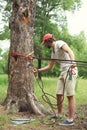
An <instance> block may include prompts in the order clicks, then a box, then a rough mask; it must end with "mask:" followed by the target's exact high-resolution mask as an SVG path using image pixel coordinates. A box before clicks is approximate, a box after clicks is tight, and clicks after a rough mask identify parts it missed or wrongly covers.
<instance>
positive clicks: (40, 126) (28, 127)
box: [0, 75, 87, 130]
mask: <svg viewBox="0 0 87 130" xmlns="http://www.w3.org/2000/svg"><path fill="white" fill-rule="evenodd" d="M42 81H43V87H42V83H41V82H39V85H38V82H37V80H36V79H35V85H34V90H35V95H36V96H37V98H38V100H39V101H40V102H41V103H42V104H44V105H45V106H46V107H47V108H50V107H49V105H48V104H47V103H46V102H44V100H43V98H42V94H43V93H42V91H41V88H40V87H42V88H43V89H44V91H45V92H46V93H48V94H51V95H53V96H55V93H56V84H57V78H43V79H42ZM86 85H87V80H86V79H82V78H79V79H77V86H76V95H75V98H76V107H77V112H76V117H75V126H72V127H69V128H67V127H61V126H58V121H59V120H57V121H55V122H53V121H48V119H47V117H45V118H44V117H40V116H39V117H36V116H34V115H33V116H32V117H31V118H35V119H36V120H35V121H34V122H32V123H28V124H22V125H13V124H12V123H11V119H14V118H20V117H23V118H25V117H27V118H30V115H29V114H28V113H8V112H6V111H5V110H4V108H3V106H0V130H58V129H59V130H70V129H72V130H74V129H75V130H86V129H87V86H86ZM7 87H8V78H7V75H0V102H2V101H3V100H4V99H5V97H6V94H7ZM49 98H50V100H51V101H52V103H53V104H56V100H55V99H54V98H52V97H51V96H49ZM64 99H65V106H64V107H65V109H64V110H65V112H66V106H67V100H66V98H64Z"/></svg>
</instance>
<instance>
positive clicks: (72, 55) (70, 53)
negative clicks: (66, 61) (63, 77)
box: [61, 44, 75, 60]
mask: <svg viewBox="0 0 87 130" xmlns="http://www.w3.org/2000/svg"><path fill="white" fill-rule="evenodd" d="M61 48H62V49H63V50H64V51H65V52H67V53H68V54H69V57H70V59H71V60H75V57H74V53H73V51H72V50H71V48H70V47H69V46H68V45H66V44H65V45H63V46H62V47H61Z"/></svg>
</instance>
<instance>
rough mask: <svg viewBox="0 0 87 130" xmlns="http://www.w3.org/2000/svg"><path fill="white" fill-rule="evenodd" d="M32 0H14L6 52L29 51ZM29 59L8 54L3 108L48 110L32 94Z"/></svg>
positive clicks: (31, 44) (31, 40)
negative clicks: (9, 41)
mask: <svg viewBox="0 0 87 130" xmlns="http://www.w3.org/2000/svg"><path fill="white" fill-rule="evenodd" d="M35 7H36V0H14V1H13V6H12V15H11V17H10V22H9V27H10V30H11V45H10V53H9V54H11V53H12V52H16V53H19V54H23V55H26V54H28V53H31V52H32V51H33V45H34V43H33V36H34V19H35V12H36V11H35ZM30 64H33V60H30V61H29V60H28V59H26V58H24V57H20V56H18V57H17V56H14V57H13V56H11V55H9V75H8V76H9V85H8V91H7V97H6V99H5V101H4V105H5V106H6V109H7V110H9V109H11V108H12V107H14V108H15V111H18V112H20V111H29V112H30V113H34V114H42V115H43V114H48V113H49V111H47V110H46V109H45V108H44V106H43V105H41V104H40V103H39V102H38V100H37V99H36V98H35V96H34V75H33V73H31V71H30V69H31V66H28V65H30Z"/></svg>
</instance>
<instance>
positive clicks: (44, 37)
mask: <svg viewBox="0 0 87 130" xmlns="http://www.w3.org/2000/svg"><path fill="white" fill-rule="evenodd" d="M50 38H53V35H52V34H50V33H48V34H45V35H44V36H43V42H42V43H43V44H45V40H48V39H50Z"/></svg>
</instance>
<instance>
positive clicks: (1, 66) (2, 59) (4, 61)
mask: <svg viewBox="0 0 87 130" xmlns="http://www.w3.org/2000/svg"><path fill="white" fill-rule="evenodd" d="M2 73H5V74H7V73H8V50H7V51H5V52H4V53H2V54H0V74H2Z"/></svg>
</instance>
